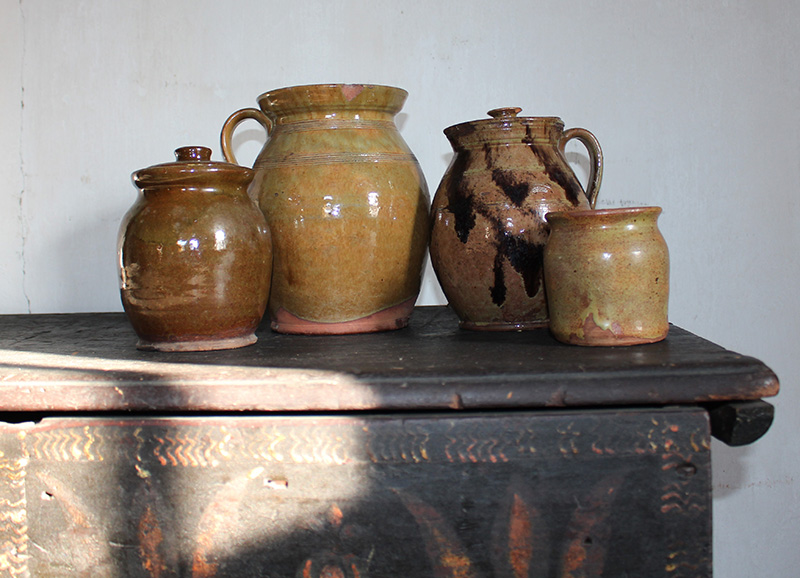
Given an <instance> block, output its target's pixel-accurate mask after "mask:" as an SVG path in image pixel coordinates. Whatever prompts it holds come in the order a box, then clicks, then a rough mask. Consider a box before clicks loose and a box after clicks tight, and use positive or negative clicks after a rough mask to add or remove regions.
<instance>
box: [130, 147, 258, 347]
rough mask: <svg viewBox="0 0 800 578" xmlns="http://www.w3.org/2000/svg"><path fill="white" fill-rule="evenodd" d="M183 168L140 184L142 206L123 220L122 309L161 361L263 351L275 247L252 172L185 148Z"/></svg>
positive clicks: (180, 158) (151, 171) (151, 175)
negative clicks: (183, 354)
mask: <svg viewBox="0 0 800 578" xmlns="http://www.w3.org/2000/svg"><path fill="white" fill-rule="evenodd" d="M175 155H176V157H177V161H176V162H173V163H165V164H161V165H155V166H152V167H149V168H146V169H142V170H140V171H137V172H135V173H134V174H133V182H134V184H135V185H136V186H137V187H138V188H139V189H140V192H139V197H138V199H137V200H136V202H135V203H134V205H133V206H132V207H131V208H130V210H129V211H128V212H127V214H126V215H125V217H124V218H123V220H122V224H121V226H120V232H119V240H118V251H119V272H120V293H121V297H122V304H123V306H124V308H125V312H126V313H127V315H128V319H129V320H130V322H131V325H133V328H134V330H135V331H136V333H137V334H138V336H139V342H138V344H137V347H138V348H140V349H149V350H158V351H202V350H211V349H230V348H235V347H242V346H245V345H250V344H252V343H255V341H256V335H255V330H256V328H257V326H258V324H259V321H260V320H261V317H262V316H263V315H264V311H265V309H266V305H267V296H268V294H269V285H270V276H271V262H272V242H271V239H270V233H269V229H268V227H267V223H266V220H265V219H264V215H262V213H261V211H259V210H258V207H257V206H256V205H255V203H253V201H252V200H251V199H250V198H249V197H248V195H247V186H248V185H249V184H250V182H251V181H252V179H253V171H251V170H249V169H246V168H243V167H240V166H237V165H233V164H230V163H221V162H214V161H211V160H210V159H211V149H208V148H205V147H183V148H179V149H178V150H176V151H175Z"/></svg>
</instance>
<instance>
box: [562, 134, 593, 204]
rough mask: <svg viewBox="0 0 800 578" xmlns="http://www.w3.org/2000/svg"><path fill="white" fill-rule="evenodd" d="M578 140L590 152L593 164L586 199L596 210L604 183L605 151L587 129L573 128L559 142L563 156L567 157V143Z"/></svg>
mask: <svg viewBox="0 0 800 578" xmlns="http://www.w3.org/2000/svg"><path fill="white" fill-rule="evenodd" d="M574 138H576V139H578V140H579V141H581V142H582V143H583V146H585V147H586V150H587V151H588V152H589V160H590V161H591V163H592V166H591V169H590V170H589V182H588V183H587V186H586V191H585V193H586V198H588V199H589V206H590V207H591V208H593V209H594V206H595V204H596V203H597V193H598V192H600V183H601V182H602V181H603V149H601V148H600V142H598V140H597V138H596V137H595V136H594V135H593V134H592V133H590V132H589V131H588V130H586V129H585V128H571V129H568V130H565V131H564V135H563V136H562V137H561V140H559V141H558V150H559V151H561V154H562V155H566V152H565V150H564V149H565V147H566V146H567V142H569V141H570V140H572V139H574Z"/></svg>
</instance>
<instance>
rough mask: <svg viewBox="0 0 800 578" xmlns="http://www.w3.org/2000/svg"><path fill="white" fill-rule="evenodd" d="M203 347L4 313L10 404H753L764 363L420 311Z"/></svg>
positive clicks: (0, 364) (675, 332)
mask: <svg viewBox="0 0 800 578" xmlns="http://www.w3.org/2000/svg"><path fill="white" fill-rule="evenodd" d="M258 336H259V340H258V343H256V344H255V345H252V346H249V347H245V348H242V349H234V350H228V351H214V352H202V353H156V352H144V351H139V350H137V349H136V348H135V344H136V336H135V334H134V333H133V330H132V329H131V327H130V325H129V324H128V322H127V319H126V317H125V315H124V314H123V313H96V314H89V313H86V314H60V315H4V316H0V408H2V410H3V411H6V412H18V411H19V412H62V411H69V412H71V411H93V412H97V411H136V412H139V411H143V412H144V411H146V412H183V411H187V412H188V411H194V412H197V411H200V412H206V411H208V412H227V411H231V412H236V411H269V412H295V411H312V412H331V411H361V410H381V411H395V410H413V411H425V410H448V409H459V410H461V409H464V410H479V409H489V408H493V409H500V408H513V409H522V408H546V407H597V406H602V407H609V406H643V405H644V406H646V405H672V404H695V403H711V402H724V401H731V400H733V401H737V400H757V399H760V398H763V397H769V396H773V395H775V394H777V392H778V388H779V385H778V379H777V377H776V376H775V374H774V373H773V372H772V371H771V370H770V369H769V368H768V367H766V366H765V365H764V364H763V363H761V362H760V361H758V360H757V359H754V358H752V357H747V356H744V355H740V354H738V353H734V352H731V351H728V350H726V349H723V348H722V347H719V346H717V345H715V344H713V343H711V342H709V341H707V340H705V339H702V338H700V337H698V336H696V335H693V334H692V333H690V332H688V331H685V330H683V329H681V328H679V327H674V326H673V327H672V328H671V329H670V333H669V336H668V337H667V339H666V340H665V341H662V342H660V343H656V344H651V345H639V346H633V347H602V348H584V347H576V346H569V345H562V344H560V343H558V342H556V341H555V340H553V339H552V337H551V336H550V335H549V334H548V332H547V331H546V330H535V331H527V332H511V333H495V332H491V333H490V332H474V331H466V330H461V329H459V328H458V324H457V319H456V317H455V315H454V314H453V313H452V311H451V310H449V309H448V308H446V307H420V308H417V310H416V311H415V312H414V314H413V315H412V318H411V323H410V326H409V327H408V328H406V329H401V330H398V331H392V332H387V333H377V334H365V335H349V336H290V335H279V334H276V333H273V332H271V331H270V330H269V329H268V326H267V325H266V324H265V325H264V326H263V327H262V328H261V329H260V331H259V333H258Z"/></svg>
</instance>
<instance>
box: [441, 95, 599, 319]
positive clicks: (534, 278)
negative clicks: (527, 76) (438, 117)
mask: <svg viewBox="0 0 800 578" xmlns="http://www.w3.org/2000/svg"><path fill="white" fill-rule="evenodd" d="M519 110H520V109H516V108H513V109H497V110H493V111H490V112H489V115H490V116H491V117H492V118H491V119H488V120H480V121H475V122H467V123H463V124H459V125H455V126H451V127H449V128H448V129H446V130H445V135H446V136H447V138H448V139H449V140H450V142H451V144H452V146H453V149H454V151H455V156H454V157H453V161H452V162H451V164H450V166H449V167H448V169H447V171H446V172H445V174H444V176H443V178H442V181H441V183H440V185H439V188H438V189H437V191H436V195H435V196H434V200H433V207H432V212H433V225H432V232H431V262H432V264H433V267H434V270H435V271H436V275H437V277H438V279H439V282H440V284H441V286H442V290H443V291H444V293H445V295H446V296H447V298H448V300H449V303H450V305H451V306H452V307H453V309H454V310H455V311H456V313H457V314H458V315H459V318H460V324H461V327H464V328H467V329H485V330H514V329H529V328H536V327H544V326H547V323H548V313H547V301H546V298H545V290H544V285H543V281H542V251H543V249H544V246H545V243H546V241H547V235H548V231H549V229H548V225H547V223H546V221H545V215H546V214H547V213H548V212H549V211H563V210H570V209H588V208H590V207H592V206H593V205H594V202H595V199H596V197H597V191H598V189H599V186H600V182H601V178H602V152H601V150H600V146H599V144H597V141H596V139H595V138H594V137H593V136H592V135H591V133H589V132H588V131H585V130H584V129H570V131H572V132H570V131H567V132H565V131H564V124H563V122H562V121H561V120H560V119H558V118H554V117H545V118H524V117H517V116H516V114H517V113H518V112H519ZM567 134H569V135H571V136H567ZM569 138H579V139H580V140H581V141H582V142H584V144H586V145H587V148H588V150H589V153H590V155H591V157H592V167H593V171H592V174H591V175H590V179H589V187H588V192H586V193H585V192H584V191H583V189H582V187H581V184H580V182H579V181H578V179H577V178H576V176H575V175H574V173H573V172H572V170H571V169H570V167H569V165H568V164H567V162H566V159H565V158H564V155H563V147H564V144H565V142H566V141H567V140H569ZM595 167H597V170H594V168H595Z"/></svg>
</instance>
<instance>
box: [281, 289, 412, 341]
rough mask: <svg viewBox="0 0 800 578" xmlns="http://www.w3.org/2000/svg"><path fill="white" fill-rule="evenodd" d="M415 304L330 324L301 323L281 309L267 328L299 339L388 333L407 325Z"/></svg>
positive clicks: (408, 303)
mask: <svg viewBox="0 0 800 578" xmlns="http://www.w3.org/2000/svg"><path fill="white" fill-rule="evenodd" d="M415 303H416V297H415V298H413V299H408V300H407V301H404V302H402V303H400V304H398V305H393V306H391V307H388V308H386V309H383V310H382V311H378V312H376V313H373V314H371V315H367V316H366V317H362V318H360V319H353V320H350V321H339V322H330V323H323V322H318V321H308V320H306V319H301V318H300V317H297V316H296V315H294V314H293V313H290V312H289V311H287V310H286V309H284V308H282V307H281V308H280V309H278V310H277V311H275V312H274V313H273V317H272V324H271V325H272V329H273V330H274V331H277V332H278V333H294V334H301V335H345V334H348V333H374V332H377V331H391V330H393V329H402V328H403V327H405V326H407V325H408V318H409V317H410V316H411V312H412V311H413V310H414V304H415Z"/></svg>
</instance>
